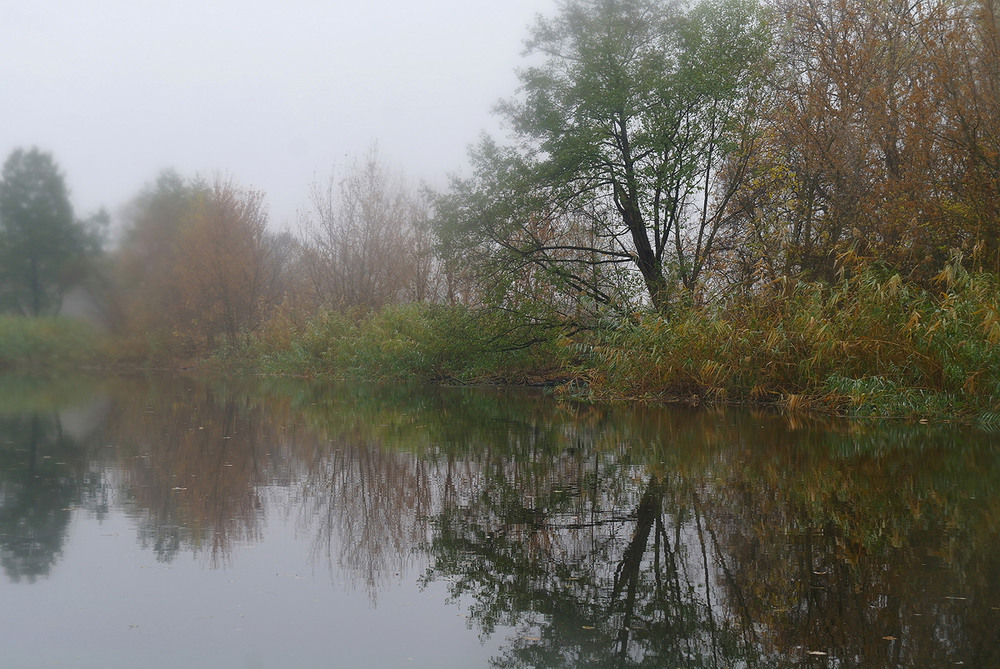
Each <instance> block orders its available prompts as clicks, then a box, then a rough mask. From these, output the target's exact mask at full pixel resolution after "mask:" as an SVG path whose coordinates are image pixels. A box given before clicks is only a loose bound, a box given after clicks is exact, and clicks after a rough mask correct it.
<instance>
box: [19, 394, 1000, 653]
mask: <svg viewBox="0 0 1000 669" xmlns="http://www.w3.org/2000/svg"><path fill="white" fill-rule="evenodd" d="M101 388H102V389H101V393H100V395H101V396H102V399H101V400H100V401H97V402H95V401H94V400H92V399H88V400H87V401H82V400H72V401H67V400H66V397H67V395H69V396H70V397H72V396H73V394H72V393H66V392H56V393H36V395H35V396H36V397H37V399H36V400H35V401H28V400H26V399H25V397H26V396H30V393H27V394H26V393H25V392H23V391H17V392H16V393H15V394H16V397H17V398H18V399H17V405H16V406H13V401H12V400H11V399H6V395H5V394H4V391H3V389H4V385H3V384H0V406H2V405H3V404H4V403H6V404H7V405H8V406H11V409H10V410H9V411H7V413H5V414H4V415H3V417H0V564H2V566H3V569H4V572H5V573H6V574H7V577H8V578H9V579H10V580H12V581H17V580H22V579H23V580H25V581H33V580H36V579H40V578H44V577H46V576H47V575H48V574H50V573H51V572H52V571H53V570H56V569H58V561H59V557H60V555H61V553H62V551H63V550H64V543H65V535H66V532H67V527H68V525H69V523H70V517H71V514H72V509H74V508H81V509H85V510H86V511H87V512H88V513H91V514H96V515H99V514H102V513H107V512H108V509H109V508H111V507H113V508H115V509H118V510H121V511H124V512H125V513H127V514H129V516H130V517H131V518H132V519H133V520H134V525H135V527H136V528H137V537H136V538H137V541H138V542H139V544H140V545H141V546H142V547H143V548H144V549H146V550H150V551H152V552H154V553H155V555H156V557H157V559H158V560H160V561H163V562H164V563H170V562H171V561H173V560H175V559H176V558H177V556H178V555H180V554H182V553H192V554H197V555H200V556H203V558H204V560H205V563H206V566H208V567H218V566H220V565H225V564H227V563H230V562H233V561H238V560H239V555H240V549H241V547H245V546H252V545H254V544H256V543H257V542H261V541H266V535H267V532H266V528H267V526H268V523H269V522H272V521H275V522H276V521H277V520H279V519H285V520H288V519H291V520H292V522H294V524H295V526H296V528H297V530H298V531H297V536H298V537H300V538H301V540H302V541H304V542H307V543H308V545H309V549H310V552H311V555H312V556H313V559H314V561H315V563H316V564H318V565H324V566H325V567H327V568H329V570H330V571H331V573H337V574H349V575H350V576H351V578H352V579H353V583H354V585H355V586H356V587H358V588H362V589H364V590H365V591H366V592H367V594H368V596H369V597H370V598H371V600H372V601H373V602H377V601H378V596H379V592H380V590H381V589H382V588H384V587H385V586H386V584H388V583H391V582H393V581H396V580H399V579H402V578H410V579H414V578H418V579H419V580H420V582H421V583H423V584H425V585H430V584H433V583H436V582H443V583H447V587H448V589H449V591H450V592H451V594H452V596H453V597H454V598H455V600H456V601H459V602H462V605H463V606H464V607H466V611H465V613H466V614H467V615H468V618H469V621H470V624H471V625H473V626H474V628H475V630H476V631H477V633H479V634H481V635H485V636H489V635H493V634H498V633H502V634H504V635H506V638H505V640H504V641H503V645H502V648H501V651H500V654H499V655H498V656H497V657H495V658H494V664H495V665H496V666H502V667H562V666H565V667H614V666H622V667H631V666H650V667H660V666H664V667H666V666H669V667H674V666H684V667H729V666H746V667H771V666H860V667H867V666H870V667H881V666H944V665H952V664H957V663H965V664H966V665H970V666H998V665H1000V643H998V641H997V635H996V630H997V629H998V626H1000V625H998V624H1000V548H998V542H997V532H998V526H997V521H998V518H1000V514H998V511H1000V508H998V505H1000V496H998V495H997V486H998V484H1000V454H998V452H997V449H996V448H995V447H994V446H993V445H992V442H991V441H990V439H988V438H987V436H985V435H981V434H976V433H972V432H967V431H962V430H959V429H957V428H952V427H949V426H936V427H927V426H907V425H900V424H894V425H888V426H876V425H862V424H854V423H843V422H832V423H830V422H824V421H810V420H805V419H796V420H793V421H789V420H787V419H783V418H780V417H775V416H769V415H755V414H753V413H735V412H712V411H703V410H702V411H694V410H662V409H654V408H641V407H639V408H625V407H616V408H607V407H604V408H602V407H597V406H587V405H565V404H557V403H554V402H552V401H550V400H549V399H548V398H545V397H544V396H542V395H540V394H537V393H529V392H503V391H488V390H479V391H468V390H448V389H434V390H429V391H428V390H425V391H422V392H418V391H416V390H414V389H411V388H401V387H392V388H382V389H372V388H363V387H348V386H321V385H310V384H306V383H304V382H299V381H295V380H276V381H269V382H263V383H250V382H198V381H196V380H194V379H191V378H184V377H178V378H172V379H112V380H106V381H104V382H102V386H101ZM90 389H91V391H92V390H93V386H90ZM13 396H14V394H11V397H13ZM53 397H55V398H58V399H55V400H53V399H51V398H53ZM87 397H90V398H92V397H93V392H90V393H89V394H88V395H87ZM81 402H82V405H83V406H84V409H83V410H81V409H80V406H81ZM88 402H89V404H88ZM87 407H90V408H89V409H88V408H87ZM71 409H72V410H73V411H74V412H75V413H70V410H71ZM81 416H83V417H84V418H81ZM71 417H72V420H71ZM97 419H99V420H97ZM67 422H72V423H73V424H74V426H75V427H74V429H72V430H69V429H66V424H67ZM88 425H96V427H86V426H88ZM81 426H83V427H81ZM510 629H514V630H516V632H515V633H513V634H510V633H509V630H510Z"/></svg>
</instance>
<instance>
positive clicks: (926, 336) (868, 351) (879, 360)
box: [0, 262, 1000, 427]
mask: <svg viewBox="0 0 1000 669" xmlns="http://www.w3.org/2000/svg"><path fill="white" fill-rule="evenodd" d="M998 344H1000V283H998V281H997V279H996V277H994V276H992V275H990V274H985V273H970V272H967V271H966V270H965V269H963V268H962V266H961V265H960V264H959V263H958V262H955V263H953V264H951V265H949V266H947V267H946V268H945V269H944V270H943V271H942V272H941V273H940V275H939V276H938V277H937V279H936V280H935V282H934V286H933V287H932V288H931V289H928V288H923V287H919V286H917V285H916V284H913V283H910V282H907V281H905V280H904V279H903V278H902V277H900V276H899V275H898V274H893V273H890V272H887V271H885V270H884V269H882V268H879V267H878V266H869V267H866V268H863V269H861V270H859V271H857V272H856V273H855V274H853V275H851V276H849V277H846V276H845V277H844V278H841V279H840V280H839V281H838V282H837V283H836V284H834V285H826V284H822V283H806V282H801V281H794V280H789V281H785V282H780V283H778V284H775V285H772V286H770V287H768V288H766V289H763V290H758V291H755V292H754V293H753V295H752V296H750V297H747V298H744V299H742V300H739V301H732V302H730V303H728V304H726V305H723V306H715V307H689V308H684V309H676V310H674V311H673V312H672V313H670V314H669V315H666V316H663V315H655V314H636V315H634V316H633V317H631V318H628V319H620V320H618V321H617V322H610V323H607V322H604V323H601V324H600V325H599V326H597V325H592V326H591V327H580V324H579V323H575V324H573V327H572V329H571V328H570V326H569V324H567V323H565V322H559V321H557V320H554V319H549V320H545V319H544V318H541V317H539V316H537V315H535V316H527V315H525V314H523V313H520V314H518V313H515V312H496V311H487V310H477V309H473V308H470V307H464V306H443V305H429V304H405V305H394V306H390V307H387V308H385V309H383V310H381V311H378V312H373V313H360V312H358V313H342V312H333V311H330V312H322V313H318V314H301V313H299V314H296V313H294V312H291V311H279V312H277V313H276V314H275V315H274V316H273V317H272V318H271V319H270V320H269V321H268V322H267V323H266V324H265V325H264V326H263V327H262V328H260V330H259V331H258V332H256V333H255V334H253V335H246V336H243V337H241V338H240V339H239V340H238V341H236V342H232V343H228V344H226V345H224V346H221V347H217V348H215V350H214V351H212V352H211V353H207V352H205V351H204V350H203V351H197V350H191V349H188V348H185V349H179V348H177V347H171V346H170V345H169V341H168V340H166V339H164V337H162V336H161V337H155V336H152V335H150V336H147V337H146V338H145V339H144V340H142V341H137V340H136V339H135V338H132V339H128V340H126V339H111V340H110V341H108V340H107V339H105V338H102V336H101V335H99V334H98V333H96V332H95V331H94V330H93V329H92V328H90V327H88V326H86V325H85V324H81V323H77V322H75V321H70V320H67V319H58V318H49V319H24V318H12V317H4V318H2V319H0V368H2V369H7V370H13V371H33V370H55V369H60V368H64V367H67V366H81V365H87V364H103V365H105V366H112V367H119V368H120V367H126V368H135V367H143V368H173V369H197V370H199V371H201V372H204V373H209V374H236V373H239V374H246V373H252V374H262V375H295V376H308V377H315V378H330V379H352V380H365V381H388V382H406V381H415V382H425V383H441V384H509V385H525V384H527V385H549V386H553V387H554V388H555V389H556V392H558V393H560V394H562V395H564V396H567V397H576V398H582V399H589V400H598V401H645V402H676V401H680V402H686V403H692V404H741V405H767V406H773V407H777V408H781V409H784V410H790V411H799V410H809V411H815V412H821V413H826V414H835V415H843V416H855V417H862V416H864V417H889V418H902V419H908V420H921V419H928V420H956V421H963V422H971V423H977V424H980V425H983V426H987V427H992V426H1000V346H998Z"/></svg>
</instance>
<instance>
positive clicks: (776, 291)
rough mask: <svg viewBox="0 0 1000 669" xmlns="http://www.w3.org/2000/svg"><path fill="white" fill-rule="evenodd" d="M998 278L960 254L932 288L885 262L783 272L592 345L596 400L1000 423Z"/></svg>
mask: <svg viewBox="0 0 1000 669" xmlns="http://www.w3.org/2000/svg"><path fill="white" fill-rule="evenodd" d="M998 300H1000V285H998V282H997V279H996V277H994V276H992V275H988V274H970V273H969V272H967V271H966V270H965V269H963V267H962V264H961V258H956V259H955V260H954V261H953V262H952V263H951V264H949V265H948V266H947V267H946V268H945V269H944V271H942V272H941V274H940V275H939V276H938V277H937V279H936V283H935V289H934V290H926V289H920V288H918V287H916V286H914V285H911V284H908V283H907V282H906V281H904V280H903V279H902V278H901V277H900V276H899V275H898V274H892V273H890V272H888V271H886V270H885V269H884V268H882V267H879V266H878V265H869V266H866V267H863V268H860V270H859V271H857V272H856V273H855V274H853V275H852V276H851V277H850V278H844V279H842V280H841V281H839V282H838V283H837V284H835V285H833V286H829V285H824V284H820V283H803V282H796V281H792V280H789V281H784V282H779V283H778V284H776V285H774V286H772V289H771V290H769V291H765V292H763V293H761V294H758V295H756V296H754V297H753V298H750V299H748V300H746V301H743V302H741V303H739V304H732V305H729V306H728V307H727V308H725V309H716V310H713V309H707V308H700V309H697V308H691V309H688V310H686V311H684V312H682V313H679V314H676V315H675V316H673V317H672V318H671V319H670V320H665V319H663V318H659V317H656V316H646V317H643V318H641V319H639V320H638V321H637V322H634V323H627V324H622V325H621V326H620V327H617V328H615V329H612V330H610V331H607V332H605V333H603V334H602V335H601V336H600V337H599V338H597V339H596V340H595V341H594V342H593V343H592V345H590V346H588V347H586V348H585V353H586V354H587V355H586V358H585V360H584V361H583V364H582V371H583V373H584V374H586V375H587V377H588V379H589V381H590V388H591V391H592V392H593V393H594V395H596V396H599V397H655V398H664V397H673V398H690V399H697V400H699V401H701V400H716V401H718V400H724V401H738V402H771V403H778V404H783V405H785V406H792V407H806V406H808V407H813V408H819V409H824V410H829V411H838V412H845V413H850V414H852V415H879V416H906V417H921V416H936V417H969V416H979V417H980V419H981V420H983V421H994V420H1000V347H998V344H1000V303H998Z"/></svg>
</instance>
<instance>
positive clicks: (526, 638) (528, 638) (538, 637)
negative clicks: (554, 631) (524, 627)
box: [521, 636, 542, 641]
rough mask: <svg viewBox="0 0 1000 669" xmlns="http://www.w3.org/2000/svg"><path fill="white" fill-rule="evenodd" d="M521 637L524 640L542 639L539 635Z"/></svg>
mask: <svg viewBox="0 0 1000 669" xmlns="http://www.w3.org/2000/svg"><path fill="white" fill-rule="evenodd" d="M521 638H522V639H524V640H525V641H541V640H542V637H540V636H523V637H521Z"/></svg>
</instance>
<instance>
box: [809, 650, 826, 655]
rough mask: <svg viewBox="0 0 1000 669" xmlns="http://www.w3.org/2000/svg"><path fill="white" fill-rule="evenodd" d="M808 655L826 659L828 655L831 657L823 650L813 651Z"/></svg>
mask: <svg viewBox="0 0 1000 669" xmlns="http://www.w3.org/2000/svg"><path fill="white" fill-rule="evenodd" d="M806 655H812V656H814V657H826V656H827V655H829V653H826V652H824V651H822V650H811V651H809V652H808V653H806Z"/></svg>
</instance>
